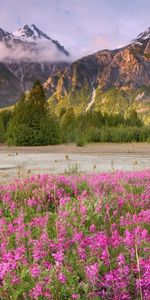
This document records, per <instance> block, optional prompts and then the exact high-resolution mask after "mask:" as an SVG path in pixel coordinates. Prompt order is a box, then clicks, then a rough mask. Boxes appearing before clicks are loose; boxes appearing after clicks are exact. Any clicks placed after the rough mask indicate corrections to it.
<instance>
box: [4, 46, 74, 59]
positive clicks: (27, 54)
mask: <svg viewBox="0 0 150 300" xmlns="http://www.w3.org/2000/svg"><path fill="white" fill-rule="evenodd" d="M70 60H71V58H70V57H67V56H66V55H65V54H63V52H62V51H60V50H59V49H58V48H57V46H56V45H55V44H54V43H53V42H51V41H46V42H45V41H39V42H38V43H36V42H34V43H33V42H28V43H26V42H17V43H16V42H15V43H14V42H13V43H12V42H11V43H9V44H5V43H3V42H0V62H5V63H6V62H7V63H13V62H14V63H15V62H35V63H46V62H49V63H54V62H61V61H67V62H69V61H70Z"/></svg>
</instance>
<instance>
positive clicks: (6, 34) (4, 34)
mask: <svg viewBox="0 0 150 300" xmlns="http://www.w3.org/2000/svg"><path fill="white" fill-rule="evenodd" d="M11 37H12V34H11V33H9V32H7V31H5V30H3V29H2V28H0V41H3V40H5V39H9V38H11Z"/></svg>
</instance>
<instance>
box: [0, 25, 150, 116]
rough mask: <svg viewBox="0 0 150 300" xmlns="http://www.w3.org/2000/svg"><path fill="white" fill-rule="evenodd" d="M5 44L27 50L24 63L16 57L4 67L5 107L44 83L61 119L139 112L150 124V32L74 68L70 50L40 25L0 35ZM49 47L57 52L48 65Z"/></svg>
mask: <svg viewBox="0 0 150 300" xmlns="http://www.w3.org/2000/svg"><path fill="white" fill-rule="evenodd" d="M0 41H1V44H5V45H6V47H7V48H9V49H12V48H15V47H17V46H16V45H18V44H19V45H21V47H22V48H23V55H22V57H21V58H20V60H19V61H18V60H17V59H16V58H15V59H14V58H13V56H11V57H5V60H4V61H3V62H1V64H0V85H1V90H0V103H1V106H2V105H3V106H6V105H8V104H10V103H14V102H16V100H17V99H18V97H19V95H20V94H21V92H22V91H23V90H27V89H30V88H31V85H32V83H33V81H34V80H35V79H40V80H41V81H42V82H43V86H44V88H45V91H46V95H47V99H48V102H49V105H50V107H51V109H52V110H54V111H55V112H56V113H58V114H59V113H60V111H61V110H62V109H64V108H65V109H66V108H67V107H68V108H69V107H73V109H74V111H75V113H80V112H81V111H87V110H89V109H95V110H101V111H102V112H109V113H117V112H122V113H128V111H129V110H131V109H133V108H134V109H136V110H137V112H138V113H139V114H141V116H142V117H144V118H145V116H146V118H147V120H149V119H150V28H148V29H147V30H146V31H144V32H142V33H140V34H139V35H138V37H137V38H135V39H134V40H133V41H131V42H130V43H129V44H128V45H127V46H124V47H122V48H119V49H115V50H108V49H105V50H101V51H98V52H96V53H94V54H91V55H88V56H85V57H83V58H81V59H78V60H76V61H74V62H72V63H71V62H70V57H71V56H70V54H69V53H68V52H67V50H66V49H65V48H64V47H63V46H61V45H60V44H59V43H58V42H57V41H54V40H53V39H51V38H50V37H48V36H47V35H46V34H45V33H43V32H42V31H41V30H39V29H38V28H37V27H36V26H35V25H32V26H28V25H25V26H24V27H23V28H21V29H19V30H17V31H15V32H13V33H8V32H5V31H3V30H2V29H0ZM43 41H44V44H43ZM45 42H46V43H45ZM48 44H49V45H51V46H53V47H54V48H55V51H54V52H55V55H53V57H52V60H51V59H50V60H48V59H49V58H48V56H47V50H48V49H49V47H48ZM41 45H42V47H41ZM44 47H45V48H46V52H45V50H44V51H43V48H44ZM22 48H21V49H22ZM26 50H27V51H29V50H30V53H32V55H31V59H30V58H29V57H28V56H26ZM42 51H43V52H42ZM24 52H25V53H24ZM41 52H42V53H43V55H41ZM52 52H53V51H52ZM24 54H25V55H24ZM35 54H36V55H35ZM35 56H36V57H37V61H36V62H35V61H32V58H34V57H35ZM10 58H11V59H12V61H11V62H10V61H9V59H10ZM45 58H46V60H45Z"/></svg>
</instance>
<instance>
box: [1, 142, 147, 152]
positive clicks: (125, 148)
mask: <svg viewBox="0 0 150 300" xmlns="http://www.w3.org/2000/svg"><path fill="white" fill-rule="evenodd" d="M1 153H9V154H15V153H24V154H26V153H31V154H32V153H38V154H39V153H78V154H85V153H87V154H89V155H92V154H100V153H131V154H132V153H133V154H134V153H137V154H142V153H143V154H150V143H123V144H122V143H121V144H119V143H94V144H87V145H85V146H83V147H77V146H76V145H75V144H61V145H51V146H38V147H37V146H36V147H13V146H12V147H9V146H5V145H0V154H1Z"/></svg>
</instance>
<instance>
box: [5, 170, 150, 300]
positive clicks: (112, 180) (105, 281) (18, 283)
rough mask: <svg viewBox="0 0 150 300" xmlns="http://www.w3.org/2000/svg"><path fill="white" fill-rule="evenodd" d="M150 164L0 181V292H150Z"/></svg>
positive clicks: (120, 296)
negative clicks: (125, 169) (145, 167)
mask: <svg viewBox="0 0 150 300" xmlns="http://www.w3.org/2000/svg"><path fill="white" fill-rule="evenodd" d="M149 274H150V171H148V170H147V171H140V172H137V171H136V172H133V171H132V172H111V173H102V174H94V175H71V176H67V175H66V176H64V175H57V176H54V175H53V176H52V175H51V176H49V175H34V176H32V177H30V178H28V179H20V180H16V181H15V182H14V183H11V184H9V185H8V184H7V185H1V186H0V299H1V300H23V299H24V300H31V299H32V300H33V299H35V300H37V299H38V300H44V299H50V300H67V299H68V300H69V299H70V300H71V299H82V300H87V299H89V300H90V299H94V300H98V299H105V300H106V299H107V300H109V299H110V300H129V299H133V300H149V299H150V276H149Z"/></svg>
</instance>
